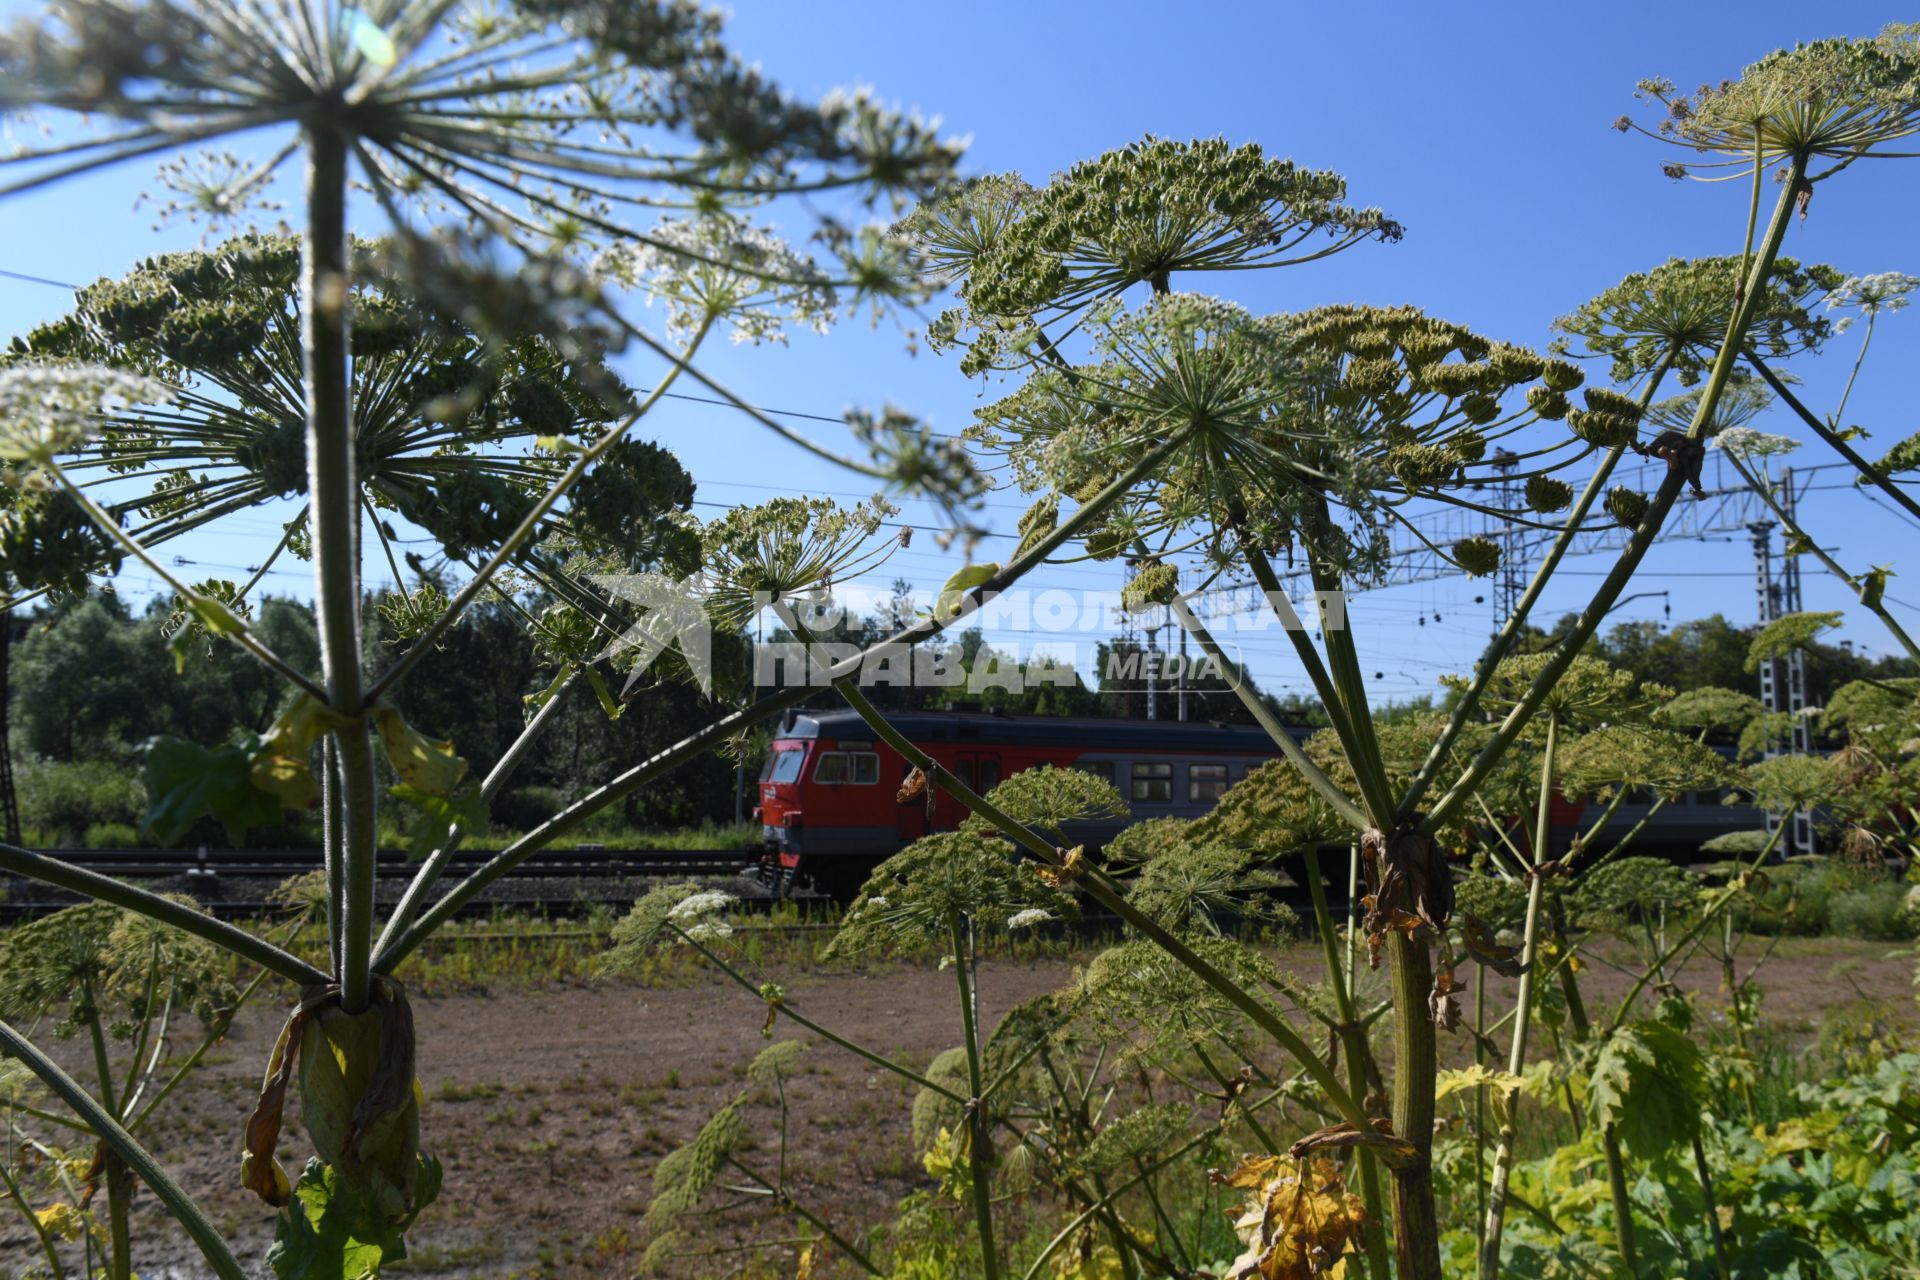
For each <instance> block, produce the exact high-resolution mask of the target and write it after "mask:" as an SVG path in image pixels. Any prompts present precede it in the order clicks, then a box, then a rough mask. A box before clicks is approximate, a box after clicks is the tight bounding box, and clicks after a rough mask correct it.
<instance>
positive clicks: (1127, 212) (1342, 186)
mask: <svg viewBox="0 0 1920 1280" xmlns="http://www.w3.org/2000/svg"><path fill="white" fill-rule="evenodd" d="M1345 198H1346V183H1345V181H1344V180H1343V179H1341V178H1340V177H1339V175H1337V174H1334V173H1329V172H1311V171H1308V170H1303V169H1298V168H1296V167H1295V166H1294V164H1293V162H1292V161H1290V160H1275V159H1269V158H1268V157H1267V156H1266V155H1265V154H1264V153H1263V152H1262V151H1261V149H1260V148H1259V147H1258V146H1257V145H1253V144H1247V145H1245V146H1240V147H1233V146H1230V145H1229V144H1227V143H1226V142H1225V141H1224V140H1221V139H1206V140H1196V141H1193V142H1188V143H1179V142H1173V141H1170V140H1166V139H1161V138H1154V137H1147V138H1143V139H1142V140H1140V141H1139V142H1136V143H1133V144H1132V145H1130V146H1128V147H1125V148H1123V149H1120V150H1115V151H1109V152H1107V153H1106V154H1104V155H1102V156H1100V157H1098V158H1097V159H1094V160H1086V161H1081V162H1080V163H1078V164H1075V165H1074V166H1073V167H1072V168H1070V169H1069V170H1067V172H1065V173H1063V174H1060V175H1058V176H1057V177H1055V178H1054V180H1053V181H1052V182H1050V183H1048V184H1047V186H1046V187H1044V188H1042V189H1040V190H1038V191H1036V190H1034V189H1033V188H1031V187H1029V186H1027V185H1026V184H1025V183H1023V182H1021V181H1020V180H1019V179H1018V178H1017V177H1013V176H1006V177H993V178H987V179H982V180H978V181H975V182H972V183H969V184H967V185H965V186H963V187H960V188H958V189H956V190H955V191H953V192H952V193H951V194H949V195H947V196H945V197H943V198H942V199H940V200H937V201H932V202H929V203H928V204H926V205H923V206H922V207H921V208H920V209H919V210H917V211H916V212H915V213H914V214H912V215H911V216H910V217H909V218H908V219H907V220H906V221H905V222H904V223H903V224H902V227H903V229H904V230H905V231H906V232H907V234H908V235H910V236H912V237H913V238H914V239H915V240H916V241H917V242H918V243H919V244H920V245H921V246H922V247H923V251H924V252H925V253H926V254H927V256H928V258H929V260H930V262H931V264H932V265H933V266H934V268H935V270H936V271H937V272H938V273H939V274H940V275H941V276H942V277H943V278H944V279H945V280H946V281H947V282H949V283H951V284H953V285H955V286H956V287H957V290H958V292H959V294H960V297H961V299H962V301H963V303H964V306H963V307H962V308H961V309H959V310H956V311H953V312H949V313H948V314H947V315H945V316H943V317H941V320H940V322H939V324H937V325H936V326H935V328H934V333H935V335H937V342H939V343H950V342H954V341H957V340H959V339H960V338H961V337H962V336H963V335H970V336H971V338H972V344H973V345H972V349H971V350H970V351H969V352H968V356H967V360H966V362H965V363H964V364H963V368H965V369H966V370H967V371H968V372H975V371H978V370H981V369H985V368H988V367H990V366H993V365H995V364H1004V363H1012V362H1015V361H1019V362H1024V361H1025V359H1027V358H1030V354H1031V344H1032V342H1033V337H1032V334H1031V329H1030V328H1029V326H1031V325H1032V324H1033V323H1034V322H1035V321H1039V322H1041V323H1044V322H1046V321H1047V320H1049V319H1051V318H1053V317H1055V316H1071V315H1073V314H1074V313H1075V312H1076V311H1079V310H1080V309H1082V308H1084V307H1085V306H1087V305H1088V304H1089V303H1090V302H1092V301H1093V300H1095V299H1098V298H1102V297H1107V296H1112V295H1115V294H1119V293H1122V292H1125V291H1126V290H1127V289H1128V288H1130V287H1132V286H1133V285H1136V284H1141V283H1154V284H1156V285H1158V286H1161V287H1164V286H1165V284H1166V281H1167V280H1168V278H1169V277H1170V276H1171V275H1173V274H1174V273H1176V272H1180V271H1187V270H1219V269H1221V268H1224V267H1229V266H1231V267H1242V268H1244V267H1261V266H1284V265H1287V264H1288V263H1289V262H1292V261H1297V260H1299V259H1300V258H1302V257H1305V256H1306V255H1307V253H1308V252H1311V253H1312V254H1313V255H1314V256H1324V255H1325V254H1326V253H1327V252H1331V251H1333V250H1334V249H1338V248H1344V247H1346V246H1347V245H1351V244H1354V243H1357V242H1359V241H1360V240H1363V239H1366V238H1369V237H1378V238H1380V239H1383V240H1396V239H1398V238H1399V237H1400V234H1401V231H1400V226H1399V224H1398V223H1395V222H1393V221H1392V220H1391V219H1388V218H1386V217H1385V216H1383V215H1382V214H1381V213H1380V212H1379V211H1378V210H1371V209H1369V210H1356V209H1352V208H1349V207H1347V206H1345V205H1344V204H1342V203H1341V201H1343V200H1344V199H1345ZM1323 234H1324V235H1328V236H1331V238H1332V240H1333V245H1332V246H1331V248H1330V247H1329V246H1327V245H1324V244H1316V245H1314V247H1313V249H1312V250H1310V251H1309V250H1304V249H1303V246H1304V244H1305V242H1307V241H1308V240H1309V239H1312V238H1315V237H1317V236H1319V235H1323Z"/></svg>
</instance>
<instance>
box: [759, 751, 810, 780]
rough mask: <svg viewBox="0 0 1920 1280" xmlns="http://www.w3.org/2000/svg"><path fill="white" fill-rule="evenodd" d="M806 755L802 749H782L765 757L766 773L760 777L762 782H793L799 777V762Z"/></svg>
mask: <svg viewBox="0 0 1920 1280" xmlns="http://www.w3.org/2000/svg"><path fill="white" fill-rule="evenodd" d="M806 754H807V752H806V748H804V747H782V748H780V749H778V750H776V751H775V752H774V753H773V754H772V755H771V756H769V757H767V771H766V773H764V774H763V775H761V781H763V782H793V781H796V780H798V778H799V777H800V761H801V759H802V758H803V757H805V755H806Z"/></svg>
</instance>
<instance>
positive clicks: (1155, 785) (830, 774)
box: [754, 710, 1765, 894]
mask: <svg viewBox="0 0 1920 1280" xmlns="http://www.w3.org/2000/svg"><path fill="white" fill-rule="evenodd" d="M889 719H890V720H891V722H892V723H893V724H894V726H895V727H897V728H898V729H899V730H900V732H901V733H903V734H905V735H906V737H907V738H908V739H909V740H910V741H912V742H913V743H914V744H915V745H916V746H918V747H919V748H920V749H921V750H923V751H925V752H926V753H927V754H928V755H930V756H932V757H933V758H934V760H936V761H937V762H938V763H939V764H940V765H941V766H943V767H944V768H946V769H949V770H951V771H952V772H953V773H954V775H955V776H957V777H958V778H959V779H960V780H961V781H962V782H964V783H966V784H967V785H968V786H970V787H972V788H973V789H974V790H976V791H979V792H982V793H985V792H987V791H991V790H992V789H993V788H994V787H995V786H996V785H998V784H999V782H1000V781H1001V780H1002V779H1003V778H1008V777H1011V776H1012V775H1014V774H1016V773H1018V772H1020V771H1021V770H1023V769H1031V768H1035V767H1036V766H1039V765H1053V766H1055V767H1056V768H1061V769H1084V770H1086V771H1087V772H1089V773H1092V774H1095V775H1096V776H1098V777H1102V778H1105V779H1106V780H1107V781H1109V782H1111V783H1113V785H1114V788H1115V789H1116V790H1118V791H1119V793H1120V796H1121V798H1122V799H1124V800H1125V801H1126V802H1127V805H1128V807H1129V808H1130V809H1131V811H1132V812H1131V816H1130V817H1129V818H1126V819H1120V820H1113V821H1107V822H1089V823H1082V824H1078V825H1077V826H1076V827H1075V828H1073V829H1072V830H1071V835H1072V836H1073V838H1074V839H1075V840H1076V841H1078V842H1084V843H1087V844H1101V843H1104V842H1105V841H1107V840H1109V839H1111V838H1112V837H1113V836H1114V835H1116V834H1118V833H1119V832H1120V831H1121V830H1122V829H1124V828H1125V827H1126V826H1127V825H1128V824H1129V823H1131V822H1139V821H1143V820H1145V819H1148V818H1196V817H1199V816H1200V815H1201V814H1203V813H1205V812H1207V810H1208V809H1210V808H1211V807H1212V805H1213V802H1214V801H1215V800H1216V799H1217V798H1218V797H1219V796H1220V794H1221V793H1222V792H1224V791H1225V790H1226V789H1227V788H1228V787H1230V786H1232V785H1233V784H1234V783H1236V782H1239V781H1240V780H1241V779H1242V778H1244V777H1246V776H1247V771H1248V770H1250V769H1252V768H1254V767H1255V766H1257V765H1259V764H1261V763H1263V762H1265V761H1267V760H1271V759H1274V758H1275V757H1277V756H1279V755H1280V750H1279V748H1278V747H1276V746H1274V745H1273V742H1272V741H1271V740H1270V739H1269V738H1268V737H1267V735H1266V733H1265V731H1263V730H1261V729H1259V728H1256V727H1253V726H1248V725H1223V724H1217V723H1213V722H1207V721H1200V722H1195V721H1187V722H1180V721H1168V720H1103V719H1091V718H1075V717H1048V716H1014V715H1002V714H988V713H978V712H946V711H943V712H908V713H903V714H899V715H894V716H891V717H889ZM1294 732H1295V734H1296V736H1297V737H1298V738H1302V739H1304V738H1305V737H1306V736H1307V735H1308V734H1309V733H1310V732H1311V730H1309V729H1307V728H1305V727H1298V728H1296V729H1295V730H1294ZM909 771H910V766H909V765H908V763H907V761H906V759H905V758H904V757H902V756H901V755H900V754H899V753H898V752H896V751H895V750H893V749H892V748H891V747H889V746H888V745H887V744H886V743H885V742H882V741H880V740H879V739H877V738H876V737H875V736H874V734H873V731H872V730H871V729H869V728H868V727H867V724H866V722H865V721H863V720H861V719H860V717H859V715H858V714H856V713H855V712H853V711H851V710H834V711H809V710H796V711H791V712H788V713H787V715H786V717H785V718H784V719H783V720H782V721H781V722H780V724H779V726H778V727H777V728H776V730H775V732H774V737H773V741H772V744H771V746H770V748H769V750H768V753H767V759H766V763H765V765H764V766H763V768H762V770H761V774H760V783H759V804H758V806H757V807H756V809H755V811H754V816H755V818H756V820H757V821H758V822H759V823H760V830H761V848H762V871H763V876H764V877H765V878H766V879H767V880H768V881H769V883H770V884H771V885H773V886H775V887H777V888H781V889H784V888H786V887H787V886H790V885H791V884H792V883H793V881H794V880H795V878H796V877H797V876H801V875H804V876H806V877H809V878H811V879H812V880H813V882H814V884H815V885H816V886H817V887H819V888H822V889H825V890H828V891H830V892H834V893H837V894H845V893H847V892H850V891H851V890H852V889H854V888H857V887H858V885H859V884H860V882H861V880H862V879H863V878H864V877H865V875H866V874H867V872H868V871H870V870H871V869H872V868H873V867H874V866H876V865H877V864H878V863H879V862H880V861H881V860H882V859H884V858H886V857H887V856H889V855H890V854H893V853H896V852H898V851H899V850H900V849H902V848H904V847H905V846H906V845H907V844H909V843H911V842H912V841H914V840H916V839H918V838H919V837H921V836H923V835H927V834H928V833H930V832H936V831H951V830H953V829H954V828H955V827H957V826H959V825H960V823H961V821H962V820H963V819H964V818H965V817H966V816H967V815H966V810H965V809H964V808H963V807H962V806H961V805H960V803H959V802H958V801H956V800H954V799H953V798H952V797H951V796H948V795H946V794H945V793H944V792H941V793H938V794H936V796H935V798H934V802H933V806H932V809H931V810H929V809H928V806H927V805H926V804H925V803H914V804H905V805H903V804H900V803H898V801H897V800H896V798H895V797H896V793H897V792H898V790H899V787H900V783H901V781H902V780H903V779H904V778H905V777H906V776H907V774H908V772H909ZM1650 800H1651V797H1641V796H1631V797H1629V798H1628V802H1627V803H1625V804H1623V805H1622V806H1621V808H1620V810H1619V812H1618V813H1616V814H1615V816H1614V818H1613V820H1612V821H1610V822H1609V823H1607V825H1606V828H1605V830H1604V831H1602V832H1600V833H1599V838H1598V839H1597V840H1596V841H1595V844H1594V849H1595V850H1602V849H1605V848H1606V847H1608V846H1609V845H1610V844H1611V843H1612V841H1613V840H1616V839H1618V838H1619V837H1620V836H1621V835H1624V834H1625V833H1626V832H1627V831H1628V830H1630V829H1631V828H1632V827H1633V826H1634V825H1635V824H1636V823H1637V822H1639V821H1640V820H1641V819H1642V818H1645V817H1646V816H1647V811H1648V807H1649V803H1650ZM1720 801H1721V797H1720V795H1719V794H1718V793H1702V794H1700V795H1689V796H1687V797H1685V798H1684V799H1683V800H1682V801H1680V802H1678V803H1671V804H1668V805H1666V806H1665V807H1663V808H1662V809H1661V811H1660V812H1659V813H1657V814H1655V815H1653V817H1652V820H1651V821H1650V822H1648V824H1647V825H1646V827H1645V828H1644V829H1642V831H1641V832H1640V834H1639V836H1638V837H1637V838H1636V840H1635V842H1634V851H1635V852H1636V853H1646V854H1653V855H1656V856H1664V857H1671V858H1675V859H1676V860H1691V859H1692V858H1693V856H1694V855H1695V854H1696V853H1697V851H1698V849H1699V847H1700V845H1701V844H1703V843H1704V842H1705V841H1706V840H1708V839H1710V838H1712V837H1713V836H1717V835H1720V834H1723V833H1725V832H1728V831H1737V830H1751V829H1756V828H1758V827H1760V826H1762V825H1763V824H1764V822H1765V818H1764V815H1762V814H1760V813H1759V812H1758V811H1757V810H1754V809H1752V808H1750V807H1747V806H1744V805H1724V804H1722V803H1721V802H1720ZM1598 809H1599V806H1597V805H1589V804H1586V803H1583V802H1579V801H1575V802H1572V803H1569V802H1567V801H1565V800H1561V799H1559V798H1556V803H1555V804H1554V807H1553V818H1552V821H1553V826H1554V837H1555V838H1554V847H1555V850H1556V852H1565V848H1566V845H1567V844H1568V842H1570V841H1571V839H1572V837H1573V834H1574V832H1575V830H1577V829H1581V828H1584V827H1585V826H1586V825H1589V824H1591V823H1592V822H1593V820H1594V818H1595V817H1597V816H1598ZM1519 830H1520V831H1524V825H1522V826H1521V827H1520V828H1519Z"/></svg>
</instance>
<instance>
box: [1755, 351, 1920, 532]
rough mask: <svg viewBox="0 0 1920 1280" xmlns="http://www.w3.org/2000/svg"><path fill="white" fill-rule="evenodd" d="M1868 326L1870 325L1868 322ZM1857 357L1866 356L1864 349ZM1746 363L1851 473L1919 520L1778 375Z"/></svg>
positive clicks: (1900, 494) (1917, 510)
mask: <svg viewBox="0 0 1920 1280" xmlns="http://www.w3.org/2000/svg"><path fill="white" fill-rule="evenodd" d="M1868 323H1872V322H1871V321H1869V322H1868ZM1861 354H1862V355H1864V354H1866V353H1865V349H1864V348H1863V349H1862V351H1861ZM1747 363H1748V364H1750V365H1752V366H1753V367H1754V370H1755V372H1757V373H1758V374H1759V375H1760V376H1761V377H1762V378H1764V379H1765V380H1766V383H1767V385H1768V386H1769V387H1771V388H1772V389H1773V394H1775V395H1777V396H1779V397H1780V402H1781V403H1782V404H1784V405H1786V406H1787V408H1789V409H1791V410H1793V411H1794V413H1796V414H1798V415H1799V418H1800V421H1802V422H1804V423H1806V424H1807V426H1808V428H1809V429H1810V430H1811V431H1812V432H1813V434H1815V435H1817V436H1819V437H1820V438H1821V439H1822V440H1824V441H1826V443H1827V445H1828V447H1829V448H1831V449H1832V450H1833V451H1834V452H1835V453H1837V454H1839V455H1840V456H1841V457H1843V458H1845V459H1846V460H1847V461H1848V462H1850V463H1852V464H1853V468H1854V470H1856V471H1858V472H1859V473H1860V474H1861V476H1863V477H1864V478H1866V479H1868V480H1870V481H1872V482H1873V484H1874V485H1875V486H1876V487H1877V488H1878V489H1879V490H1880V492H1882V493H1884V494H1886V495H1887V496H1888V497H1889V498H1892V499H1893V500H1894V501H1895V502H1897V503H1899V504H1900V505H1901V506H1902V507H1904V508H1906V510H1907V513H1908V514H1909V515H1911V516H1913V517H1914V518H1916V519H1920V502H1916V501H1915V500H1914V499H1913V497H1912V495H1910V494H1908V493H1907V492H1906V490H1904V489H1902V488H1901V487H1900V486H1899V485H1897V484H1895V483H1894V482H1893V480H1892V478H1891V477H1888V476H1883V475H1881V474H1880V470H1879V468H1878V467H1875V466H1874V465H1873V464H1872V463H1871V462H1868V461H1867V460H1866V459H1865V458H1864V457H1862V456H1860V453H1859V452H1858V451H1857V450H1856V449H1854V447H1853V446H1852V445H1850V444H1848V443H1847V442H1846V440H1845V438H1844V437H1842V436H1841V435H1840V434H1839V433H1838V432H1836V431H1835V430H1834V429H1833V428H1832V427H1830V426H1828V425H1827V424H1826V423H1825V422H1822V421H1821V420H1820V416H1819V415H1818V414H1816V413H1814V412H1813V411H1812V410H1811V409H1809V408H1807V406H1806V405H1804V404H1802V403H1801V402H1800V399H1799V397H1797V396H1795V395H1794V394H1793V391H1792V389H1791V388H1789V387H1788V386H1787V384H1786V382H1785V381H1784V380H1783V379H1782V378H1781V377H1780V375H1778V374H1776V373H1775V372H1774V371H1773V370H1772V369H1770V368H1769V367H1767V364H1766V362H1765V361H1764V360H1762V359H1761V358H1760V357H1759V356H1758V355H1757V354H1755V353H1754V352H1753V351H1751V350H1749V351H1748V352H1747ZM1854 371H1855V372H1856V373H1857V372H1858V371H1859V366H1858V365H1855V367H1854ZM1848 385H1849V386H1851V385H1852V384H1851V380H1849V384H1848Z"/></svg>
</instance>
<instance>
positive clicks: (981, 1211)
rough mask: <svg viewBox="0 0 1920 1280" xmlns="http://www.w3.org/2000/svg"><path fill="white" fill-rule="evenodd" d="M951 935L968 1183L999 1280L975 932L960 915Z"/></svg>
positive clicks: (989, 1270)
mask: <svg viewBox="0 0 1920 1280" xmlns="http://www.w3.org/2000/svg"><path fill="white" fill-rule="evenodd" d="M947 934H948V937H949V938H950V939H951V941H952V944H953V973H954V978H955V980H956V981H957V982H958V983H959V984H960V1024H961V1029H962V1031H963V1033H964V1034H965V1036H966V1048H967V1093H968V1098H967V1105H966V1108H965V1111H964V1114H963V1118H964V1120H965V1122H966V1124H967V1126H968V1130H969V1132H968V1134H967V1165H968V1168H969V1169H970V1170H971V1173H972V1176H971V1177H970V1178H969V1179H968V1181H969V1182H970V1183H971V1184H972V1188H971V1189H972V1192H973V1224H974V1228H975V1230H977V1231H978V1232H979V1233H980V1266H981V1274H982V1275H983V1276H984V1277H985V1278H986V1280H999V1276H1000V1253H999V1250H998V1249H997V1248H995V1246H994V1241H993V1182H992V1178H993V1172H992V1168H991V1162H992V1147H991V1134H990V1132H989V1126H988V1124H987V1120H986V1102H985V1099H984V1098H983V1096H982V1093H981V1083H982V1081H981V1078H980V1028H979V1021H978V1014H979V1010H978V1009H977V1008H976V1007H975V1005H974V999H973V981H972V975H971V974H970V973H969V970H970V969H972V967H973V937H972V931H971V929H970V928H969V926H968V925H967V923H966V922H965V921H963V920H962V919H961V918H960V913H959V912H957V911H956V912H953V913H952V914H951V915H949V917H948V919H947Z"/></svg>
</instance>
